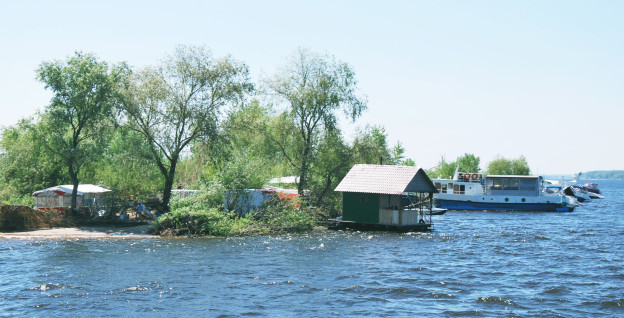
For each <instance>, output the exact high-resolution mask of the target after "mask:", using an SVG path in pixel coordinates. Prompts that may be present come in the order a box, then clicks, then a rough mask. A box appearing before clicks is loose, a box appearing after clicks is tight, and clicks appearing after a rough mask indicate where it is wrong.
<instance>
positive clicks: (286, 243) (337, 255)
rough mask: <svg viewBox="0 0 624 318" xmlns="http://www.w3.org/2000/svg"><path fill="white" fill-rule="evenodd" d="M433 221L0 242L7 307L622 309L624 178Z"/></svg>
mask: <svg viewBox="0 0 624 318" xmlns="http://www.w3.org/2000/svg"><path fill="white" fill-rule="evenodd" d="M599 183H600V187H601V189H602V190H603V193H604V194H605V195H606V198H605V199H604V200H598V201H593V202H591V203H589V204H586V205H584V206H582V207H579V208H578V209H577V210H576V211H575V212H572V213H535V212H534V213H508V212H502V213H501V212H448V213H447V214H446V215H444V216H439V217H437V219H434V222H435V228H434V231H433V232H430V233H408V234H396V233H387V232H341V231H319V232H314V233H310V234H304V235H284V236H271V237H247V238H207V239H121V238H120V239H109V240H100V239H97V240H17V239H5V240H0V316H139V315H144V314H150V315H162V316H183V315H194V316H221V317H228V316H232V317H234V316H271V317H275V316H277V317H294V316H305V317H328V316H372V317H379V316H392V317H398V316H416V315H426V316H428V317H436V316H438V317H449V316H457V317H462V316H477V317H478V316H483V317H491V316H497V317H501V316H547V317H552V316H563V317H587V316H624V307H623V306H624V261H623V260H622V255H623V254H624V242H623V238H624V222H623V221H622V216H623V213H624V182H623V181H600V182H599Z"/></svg>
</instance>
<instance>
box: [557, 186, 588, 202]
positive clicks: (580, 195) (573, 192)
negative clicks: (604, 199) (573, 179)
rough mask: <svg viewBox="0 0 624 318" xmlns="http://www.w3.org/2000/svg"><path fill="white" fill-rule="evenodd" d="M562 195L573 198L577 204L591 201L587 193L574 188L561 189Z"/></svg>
mask: <svg viewBox="0 0 624 318" xmlns="http://www.w3.org/2000/svg"><path fill="white" fill-rule="evenodd" d="M563 194H565V195H567V196H571V197H574V198H575V199H576V201H578V202H581V203H583V202H585V201H589V200H591V197H590V196H589V195H588V194H587V192H585V191H583V190H581V189H578V188H576V187H574V186H568V187H565V188H564V189H563Z"/></svg>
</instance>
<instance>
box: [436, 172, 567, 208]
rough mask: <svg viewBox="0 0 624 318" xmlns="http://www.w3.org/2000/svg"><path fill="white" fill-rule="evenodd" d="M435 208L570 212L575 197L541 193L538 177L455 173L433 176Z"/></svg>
mask: <svg viewBox="0 0 624 318" xmlns="http://www.w3.org/2000/svg"><path fill="white" fill-rule="evenodd" d="M433 182H434V184H435V186H436V188H437V190H438V193H435V194H434V195H433V198H434V206H435V207H436V208H441V209H448V210H469V211H470V210H477V211H544V212H572V211H574V207H575V206H576V200H575V199H574V198H572V197H569V196H566V195H565V194H563V193H562V192H561V191H558V192H554V193H551V194H547V193H544V191H543V190H544V189H543V187H544V178H543V177H541V176H519V175H482V174H480V173H464V172H458V171H456V172H455V175H454V176H453V179H434V180H433Z"/></svg>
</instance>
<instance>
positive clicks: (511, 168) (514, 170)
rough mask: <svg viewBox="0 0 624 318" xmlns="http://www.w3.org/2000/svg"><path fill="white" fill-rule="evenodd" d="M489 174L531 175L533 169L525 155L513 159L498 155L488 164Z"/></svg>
mask: <svg viewBox="0 0 624 318" xmlns="http://www.w3.org/2000/svg"><path fill="white" fill-rule="evenodd" d="M487 174H495V175H529V174H531V169H530V168H529V164H528V163H527V161H526V158H525V157H524V156H520V157H519V158H518V159H512V160H509V159H505V158H503V157H498V158H497V159H495V160H493V161H492V162H490V163H489V164H488V168H487Z"/></svg>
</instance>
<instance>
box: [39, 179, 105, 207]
mask: <svg viewBox="0 0 624 318" xmlns="http://www.w3.org/2000/svg"><path fill="white" fill-rule="evenodd" d="M73 190H74V186H73V185H59V186H54V187H51V188H47V189H43V190H39V191H35V192H34V193H33V196H35V209H39V210H63V209H65V208H69V207H71V195H72V191H73ZM112 192H113V191H112V190H109V189H106V188H102V187H98V186H96V185H93V184H80V185H78V193H77V197H76V206H77V207H96V206H101V205H102V200H103V198H104V197H105V195H107V194H110V193H112Z"/></svg>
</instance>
